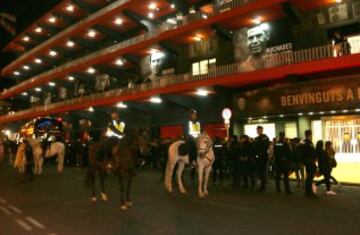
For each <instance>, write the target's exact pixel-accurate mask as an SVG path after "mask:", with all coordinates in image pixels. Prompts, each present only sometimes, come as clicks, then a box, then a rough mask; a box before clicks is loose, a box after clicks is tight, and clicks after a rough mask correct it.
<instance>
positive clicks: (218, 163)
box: [212, 136, 224, 185]
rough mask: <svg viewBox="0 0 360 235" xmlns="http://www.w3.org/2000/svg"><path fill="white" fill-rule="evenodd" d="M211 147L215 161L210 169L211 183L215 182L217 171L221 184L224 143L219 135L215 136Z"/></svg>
mask: <svg viewBox="0 0 360 235" xmlns="http://www.w3.org/2000/svg"><path fill="white" fill-rule="evenodd" d="M213 148H214V154H215V161H214V163H213V169H212V180H213V184H215V183H216V181H217V176H218V172H219V179H220V184H221V185H222V183H223V179H224V145H223V143H222V141H221V139H220V137H219V136H216V137H215V141H214V147H213Z"/></svg>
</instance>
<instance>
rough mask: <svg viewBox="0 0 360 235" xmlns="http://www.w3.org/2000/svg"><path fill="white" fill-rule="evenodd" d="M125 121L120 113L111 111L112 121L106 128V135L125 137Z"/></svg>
mask: <svg viewBox="0 0 360 235" xmlns="http://www.w3.org/2000/svg"><path fill="white" fill-rule="evenodd" d="M124 131H125V123H124V122H122V121H120V118H119V114H118V113H117V112H112V113H111V121H110V122H109V123H108V127H107V130H106V136H107V137H108V138H113V137H115V138H117V139H122V138H123V137H124Z"/></svg>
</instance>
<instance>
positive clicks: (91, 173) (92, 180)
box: [88, 166, 97, 202]
mask: <svg viewBox="0 0 360 235" xmlns="http://www.w3.org/2000/svg"><path fill="white" fill-rule="evenodd" d="M88 174H89V175H88V178H89V181H90V183H91V190H92V192H91V202H96V200H97V198H96V192H95V183H96V180H95V179H96V166H89V172H88Z"/></svg>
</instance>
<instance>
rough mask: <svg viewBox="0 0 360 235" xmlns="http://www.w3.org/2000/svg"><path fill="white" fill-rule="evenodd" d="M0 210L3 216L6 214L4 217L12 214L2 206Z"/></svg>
mask: <svg viewBox="0 0 360 235" xmlns="http://www.w3.org/2000/svg"><path fill="white" fill-rule="evenodd" d="M0 210H1V211H2V212H4V214H6V215H12V214H13V213H12V212H11V211H10V210H8V209H7V208H5V207H3V206H0Z"/></svg>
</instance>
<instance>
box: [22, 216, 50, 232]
mask: <svg viewBox="0 0 360 235" xmlns="http://www.w3.org/2000/svg"><path fill="white" fill-rule="evenodd" d="M25 219H26V220H27V221H28V222H29V223H30V224H32V225H34V226H35V227H37V228H40V229H45V228H46V227H45V225H43V224H42V223H40V222H39V221H37V220H36V219H34V218H32V217H30V216H27V217H26V218H25Z"/></svg>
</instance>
